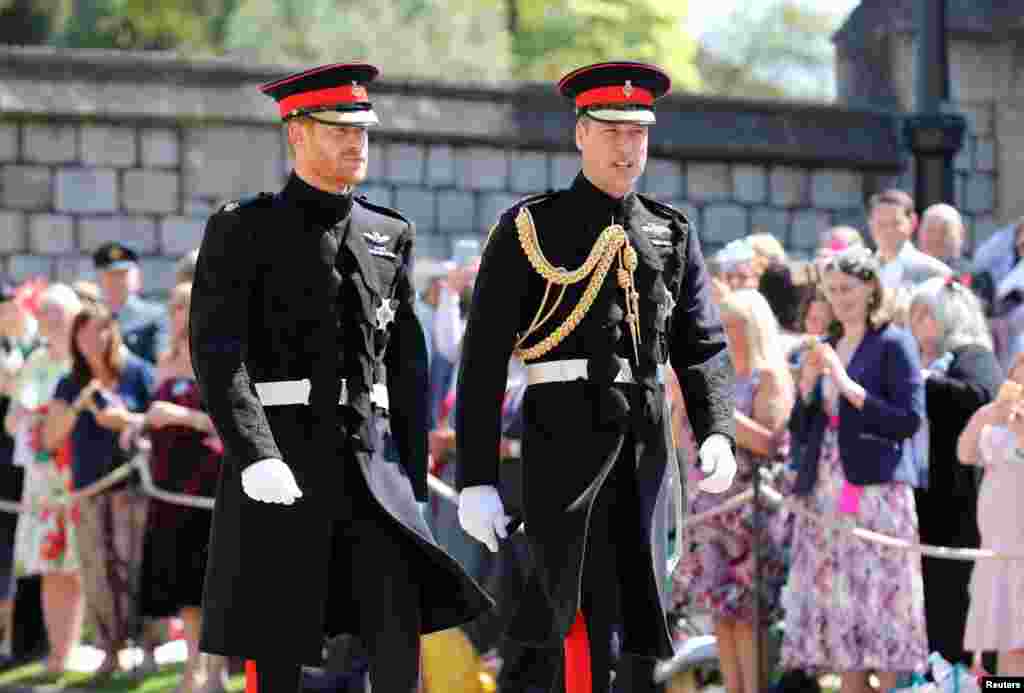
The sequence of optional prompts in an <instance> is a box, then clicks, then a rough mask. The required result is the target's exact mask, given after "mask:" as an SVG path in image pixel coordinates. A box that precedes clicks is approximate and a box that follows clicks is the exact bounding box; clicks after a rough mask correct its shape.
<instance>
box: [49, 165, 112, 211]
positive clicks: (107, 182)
mask: <svg viewBox="0 0 1024 693" xmlns="http://www.w3.org/2000/svg"><path fill="white" fill-rule="evenodd" d="M54 191H55V195H54V197H55V199H56V205H55V206H56V208H57V211H58V212H114V211H117V207H118V205H117V202H118V195H117V171H115V170H114V169H112V168H61V169H57V178H56V183H55V185H54Z"/></svg>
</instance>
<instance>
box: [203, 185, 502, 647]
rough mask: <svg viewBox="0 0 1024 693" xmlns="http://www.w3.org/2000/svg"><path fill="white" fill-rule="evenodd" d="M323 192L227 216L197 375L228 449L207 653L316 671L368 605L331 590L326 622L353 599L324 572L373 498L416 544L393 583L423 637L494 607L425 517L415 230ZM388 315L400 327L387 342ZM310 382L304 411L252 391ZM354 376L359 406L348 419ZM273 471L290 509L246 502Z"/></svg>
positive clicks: (211, 254)
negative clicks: (336, 536) (285, 482)
mask: <svg viewBox="0 0 1024 693" xmlns="http://www.w3.org/2000/svg"><path fill="white" fill-rule="evenodd" d="M324 195H325V193H322V192H320V191H318V190H316V189H314V188H312V187H310V186H309V185H307V184H306V183H304V182H303V181H302V180H301V179H299V178H298V177H297V176H295V175H293V176H292V177H291V179H290V180H289V182H288V184H287V186H286V187H285V188H284V190H283V191H282V192H281V193H279V194H277V195H269V194H262V195H260V196H259V197H257V198H254V199H251V200H247V201H245V202H242V203H233V204H229V205H227V206H225V207H224V208H223V209H222V210H221V211H219V212H218V213H216V214H215V215H213V216H212V217H211V218H210V221H209V223H208V224H207V228H206V232H205V235H204V238H203V242H202V246H201V249H200V252H199V258H198V262H197V265H196V274H195V281H194V285H193V290H192V307H191V315H190V330H191V331H190V344H191V351H192V361H193V364H194V366H195V371H196V375H197V377H198V380H199V383H200V386H201V389H202V394H203V398H204V401H205V404H206V407H207V411H209V413H210V416H211V417H212V418H213V421H214V424H215V425H216V428H217V430H218V432H219V433H220V435H221V437H222V439H223V441H224V446H225V457H224V467H223V469H222V473H221V478H220V482H219V486H218V489H217V502H216V507H215V509H214V515H213V530H212V534H211V539H210V558H209V564H208V570H207V576H206V584H205V591H204V603H203V632H202V641H201V648H202V649H203V650H204V651H206V652H212V653H217V654H225V655H238V656H244V657H247V658H252V659H259V658H260V657H265V658H272V659H274V660H277V661H294V662H301V663H306V664H318V663H319V662H320V660H321V652H322V647H323V642H324V636H325V635H335V634H338V633H358V623H356V622H355V621H356V620H357V619H356V618H355V612H356V611H357V610H355V609H353V608H351V604H352V600H353V599H359V598H363V597H367V598H368V595H350V594H342V595H341V596H342V598H340V599H339V598H337V597H338V596H339V594H338V593H334V594H332V596H333V597H334V598H332V600H331V602H330V604H331V605H332V610H334V611H335V613H328V608H327V604H328V601H327V597H328V592H329V591H331V592H332V593H333V591H335V590H339V591H341V592H348V591H350V588H349V587H348V582H347V580H348V578H347V577H345V576H329V575H328V573H329V572H330V571H329V570H328V566H329V564H330V560H331V542H332V524H333V521H334V520H336V519H339V518H344V517H345V512H346V509H347V508H349V507H350V505H352V503H353V497H352V495H351V494H353V493H359V492H362V493H363V494H364V496H365V490H362V491H360V489H365V488H366V487H367V486H368V487H369V489H370V491H371V493H372V496H373V499H374V500H373V502H375V503H376V504H378V505H379V507H381V508H383V509H384V510H385V511H386V512H387V515H388V516H389V517H390V518H392V519H393V520H394V523H395V527H396V528H398V529H399V530H400V532H401V534H402V535H404V536H406V537H407V538H408V539H409V546H410V550H409V557H408V560H407V562H406V565H405V566H399V567H398V569H404V570H406V571H407V572H408V578H409V582H408V587H409V589H410V590H416V591H418V592H419V593H420V594H421V595H422V597H421V609H422V631H423V632H424V633H427V632H433V631H436V630H440V629H444V628H450V627H453V626H457V625H459V624H461V623H464V622H466V621H468V620H470V619H472V618H474V617H476V616H477V615H478V614H480V613H481V612H482V611H484V610H486V609H488V608H490V606H491V601H490V599H489V598H488V597H487V595H486V594H485V593H484V592H483V591H482V590H481V589H480V588H479V587H478V586H477V585H476V584H475V583H474V582H473V581H472V580H471V579H470V578H469V577H467V576H466V575H465V573H464V572H463V570H462V569H461V568H460V566H459V565H458V564H457V563H456V562H455V561H454V560H453V559H452V558H451V557H450V556H448V555H447V554H446V553H445V552H444V551H443V550H441V549H440V548H439V547H438V546H437V545H436V543H435V542H434V540H433V537H432V536H431V533H430V531H429V529H428V528H427V526H426V524H425V522H424V520H423V517H422V515H421V513H420V511H419V508H418V507H417V504H416V503H417V501H425V500H426V498H427V486H426V460H427V439H426V436H427V408H426V398H427V375H426V374H427V370H426V350H425V346H424V340H423V333H422V330H421V328H420V325H419V322H418V320H417V319H416V317H415V314H414V312H413V300H414V295H413V289H412V286H411V282H410V278H411V271H412V268H411V264H412V246H413V230H412V226H411V224H410V223H409V222H408V221H406V220H405V219H404V218H403V217H401V216H400V215H399V214H398V213H397V212H394V211H392V210H389V209H386V208H382V207H378V206H376V205H371V204H370V203H368V202H366V201H365V200H364V199H361V198H359V197H356V198H355V199H354V200H353V198H352V197H351V196H336V199H337V203H336V206H335V207H334V208H333V209H332V208H331V207H330V205H331V203H330V202H327V203H324V201H323V198H324ZM325 204H326V205H327V206H326V207H325ZM383 301H391V305H392V306H394V309H395V318H394V321H393V322H392V323H391V324H390V325H388V326H387V328H386V329H384V330H381V329H378V328H377V325H378V317H377V313H378V309H379V308H380V306H381V304H382V302H383ZM303 378H309V379H310V380H311V383H312V387H311V393H310V397H309V403H308V405H306V404H296V405H284V406H274V407H267V408H264V407H263V406H262V405H261V404H260V401H259V398H258V397H257V395H256V391H255V388H254V383H256V382H263V381H277V380H295V379H303ZM342 378H345V379H347V389H348V396H349V404H348V405H347V406H339V404H338V401H339V394H340V391H341V379H342ZM375 381H376V382H382V383H386V385H387V389H388V391H389V396H390V407H391V409H390V420H388V419H387V418H386V417H385V416H384V415H382V414H380V413H379V411H378V410H377V409H375V408H373V407H371V404H370V397H369V393H370V389H371V386H372V384H373V383H374V382H375ZM265 458H278V459H281V460H284V462H285V463H286V464H288V466H289V467H290V468H291V469H292V471H293V473H294V474H295V477H296V480H297V482H298V485H299V487H300V488H301V489H302V491H303V496H302V498H300V499H299V500H298V501H296V503H295V504H294V505H291V506H286V505H280V504H273V503H262V502H258V501H255V500H252V499H250V498H249V497H248V496H246V495H245V493H244V492H243V490H242V485H241V472H242V470H243V469H245V468H246V467H247V466H249V465H250V464H252V463H254V462H256V461H258V460H262V459H265ZM359 476H362V477H363V478H364V479H365V482H366V483H365V484H363V482H362V480H361V479H359V478H358V477H359ZM358 506H359V504H356V507H358ZM362 507H373V506H372V505H371V506H367V505H366V503H365V502H363V503H362ZM366 569H367V570H371V571H372V570H380V569H382V568H381V567H380V566H373V565H367V566H366ZM335 604H339V605H342V606H341V607H339V608H334V606H333V605H335ZM367 627H373V626H372V624H367Z"/></svg>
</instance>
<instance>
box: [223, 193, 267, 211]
mask: <svg viewBox="0 0 1024 693" xmlns="http://www.w3.org/2000/svg"><path fill="white" fill-rule="evenodd" d="M273 198H274V196H273V195H272V194H271V193H268V192H261V193H257V194H255V195H249V196H247V197H240V198H239V199H237V200H233V201H231V202H228V203H227V204H225V205H224V206H223V207H221V208H220V211H222V212H234V211H235V210H237V209H242V208H243V207H251V206H252V205H255V204H266V203H268V202H270V200H272V199H273Z"/></svg>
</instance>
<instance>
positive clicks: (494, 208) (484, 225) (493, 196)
mask: <svg viewBox="0 0 1024 693" xmlns="http://www.w3.org/2000/svg"><path fill="white" fill-rule="evenodd" d="M518 201H519V197H517V196H516V195H509V194H507V193H485V194H482V195H480V212H479V214H478V215H477V219H478V220H479V222H478V223H477V225H476V227H475V230H476V231H477V233H481V234H484V235H486V234H487V232H488V231H490V230H491V227H492V226H494V224H496V223H497V221H498V219H499V218H500V217H501V213H502V212H504V211H505V210H506V209H508V208H509V207H511V206H512V205H514V204H515V203H516V202H518Z"/></svg>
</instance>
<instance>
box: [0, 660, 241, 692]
mask: <svg viewBox="0 0 1024 693" xmlns="http://www.w3.org/2000/svg"><path fill="white" fill-rule="evenodd" d="M183 669H184V664H173V665H168V666H163V667H160V669H159V671H157V672H156V673H154V674H150V675H149V676H143V677H136V676H133V675H132V673H131V672H118V673H117V674H114V675H113V676H111V677H110V678H109V679H107V680H106V681H104V682H103V683H102V684H98V683H97V684H91V683H90V681H91V680H92V678H93V677H92V674H83V673H79V672H68V673H66V674H64V675H63V676H61V677H55V676H52V675H48V674H47V673H46V672H45V669H44V667H43V664H42V663H36V664H26V665H24V666H21V667H18V668H16V669H11V670H10V671H5V672H3V673H2V674H0V691H4V690H8V689H9V688H15V687H16V688H33V687H39V688H41V689H42V690H45V691H48V692H49V691H62V690H86V689H87V690H89V691H94V692H95V693H128V692H129V691H131V692H132V693H171V692H172V691H173V690H174V688H175V686H177V685H178V680H179V678H180V677H181V672H182V670H183ZM244 690H245V675H244V674H238V675H236V676H232V677H231V678H230V679H229V680H228V691H229V693H242V691H244Z"/></svg>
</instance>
